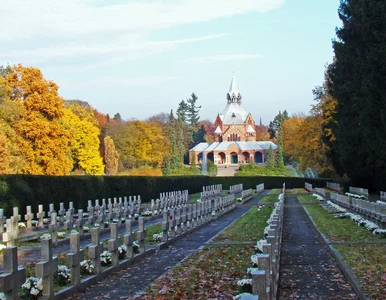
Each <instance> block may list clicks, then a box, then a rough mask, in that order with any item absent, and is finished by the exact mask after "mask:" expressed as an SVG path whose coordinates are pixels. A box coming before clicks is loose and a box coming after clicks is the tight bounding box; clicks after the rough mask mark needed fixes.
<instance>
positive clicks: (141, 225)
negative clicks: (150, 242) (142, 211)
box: [137, 217, 146, 252]
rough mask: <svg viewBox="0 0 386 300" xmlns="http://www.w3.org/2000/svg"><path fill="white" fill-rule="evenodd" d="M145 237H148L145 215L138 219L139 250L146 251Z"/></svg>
mask: <svg viewBox="0 0 386 300" xmlns="http://www.w3.org/2000/svg"><path fill="white" fill-rule="evenodd" d="M145 238H146V228H145V219H144V218H143V217H140V218H139V219H138V231H137V239H138V243H139V252H145V250H146V245H145Z"/></svg>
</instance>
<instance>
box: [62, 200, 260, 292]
mask: <svg viewBox="0 0 386 300" xmlns="http://www.w3.org/2000/svg"><path fill="white" fill-rule="evenodd" d="M261 198H262V195H259V196H257V197H256V198H254V199H252V200H251V201H249V202H247V203H246V204H244V205H238V206H237V208H236V209H235V210H233V211H232V212H230V213H228V214H226V215H225V216H222V217H220V218H219V219H217V220H215V221H213V222H211V223H209V224H208V225H207V226H205V227H203V228H201V229H199V230H198V231H195V232H193V233H192V234H190V235H189V236H187V237H185V238H183V239H181V240H179V241H177V242H175V243H174V244H173V245H172V246H170V247H169V248H167V249H165V250H160V251H158V252H157V253H156V254H155V255H152V256H150V257H148V258H145V259H143V260H142V261H139V262H137V263H134V264H133V265H131V266H129V267H128V268H127V269H123V270H121V271H119V272H117V273H115V274H114V275H113V276H110V277H108V278H106V279H105V280H103V281H102V282H100V283H99V284H97V285H94V286H91V287H89V288H87V289H86V291H85V292H84V293H79V294H76V295H74V296H72V297H70V298H68V299H106V298H107V299H128V298H129V299H130V297H134V296H135V295H138V294H139V293H140V291H142V290H144V289H145V288H146V287H147V286H148V285H149V284H151V283H152V282H153V281H154V280H155V279H157V278H158V277H160V276H161V275H162V274H164V273H165V272H166V271H167V270H169V269H170V268H172V267H174V266H175V265H176V264H177V263H179V262H180V261H181V260H183V259H184V258H186V257H187V256H189V255H191V254H193V253H194V252H196V251H197V250H198V249H199V248H200V247H201V246H203V245H204V244H205V242H207V241H208V240H209V239H211V238H212V237H213V236H215V235H216V234H217V233H219V232H220V231H221V230H223V229H224V228H225V227H227V226H228V225H230V224H231V223H232V222H233V221H235V220H236V219H238V218H239V217H240V216H241V215H243V214H244V213H245V212H247V211H248V210H249V209H250V208H251V207H252V206H253V205H256V204H257V202H258V201H259V200H260V199H261Z"/></svg>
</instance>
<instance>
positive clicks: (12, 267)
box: [0, 247, 25, 299]
mask: <svg viewBox="0 0 386 300" xmlns="http://www.w3.org/2000/svg"><path fill="white" fill-rule="evenodd" d="M3 258H4V259H3V261H4V272H3V273H2V274H0V291H1V292H3V293H4V294H5V296H6V299H18V293H17V290H18V288H19V286H21V285H22V284H23V283H24V281H25V269H24V268H20V267H19V266H18V263H17V247H9V248H4V249H3Z"/></svg>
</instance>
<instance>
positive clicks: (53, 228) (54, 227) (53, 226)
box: [48, 213, 60, 246]
mask: <svg viewBox="0 0 386 300" xmlns="http://www.w3.org/2000/svg"><path fill="white" fill-rule="evenodd" d="M56 217H57V214H56V213H51V217H50V223H49V225H48V230H49V231H50V232H51V238H52V244H53V245H54V246H56V245H57V243H58V229H59V227H60V224H59V223H58V222H57V220H56Z"/></svg>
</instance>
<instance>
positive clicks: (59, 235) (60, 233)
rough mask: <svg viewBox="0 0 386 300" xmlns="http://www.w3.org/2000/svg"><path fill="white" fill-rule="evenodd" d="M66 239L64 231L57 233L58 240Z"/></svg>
mask: <svg viewBox="0 0 386 300" xmlns="http://www.w3.org/2000/svg"><path fill="white" fill-rule="evenodd" d="M65 237H66V232H65V231H58V239H64V238H65Z"/></svg>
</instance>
